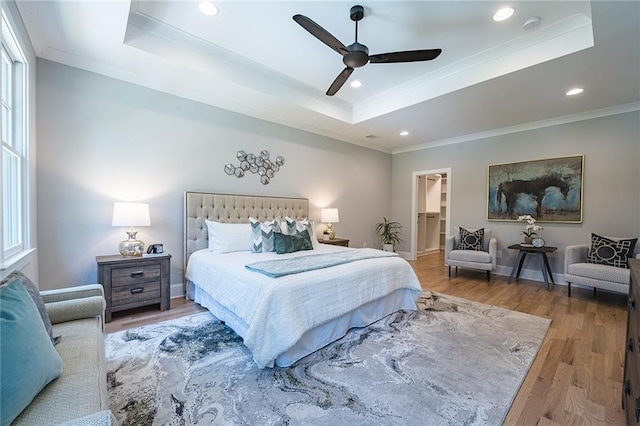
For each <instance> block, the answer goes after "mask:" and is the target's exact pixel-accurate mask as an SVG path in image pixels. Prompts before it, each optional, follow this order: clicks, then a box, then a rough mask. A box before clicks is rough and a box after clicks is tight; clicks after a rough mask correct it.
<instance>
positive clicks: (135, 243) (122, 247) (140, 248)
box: [111, 203, 151, 256]
mask: <svg viewBox="0 0 640 426" xmlns="http://www.w3.org/2000/svg"><path fill="white" fill-rule="evenodd" d="M111 225H112V226H129V227H130V229H129V230H128V231H126V232H127V235H128V236H129V238H128V239H126V240H124V241H122V242H120V244H119V245H118V249H119V251H120V254H121V255H123V256H142V253H144V243H143V242H142V241H140V240H138V239H136V234H137V233H138V231H136V230H135V229H133V227H134V226H151V219H150V218H149V204H147V203H114V205H113V221H112V223H111Z"/></svg>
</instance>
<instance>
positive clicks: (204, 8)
mask: <svg viewBox="0 0 640 426" xmlns="http://www.w3.org/2000/svg"><path fill="white" fill-rule="evenodd" d="M198 7H199V8H200V12H202V13H204V14H205V15H211V16H214V15H217V14H218V8H217V7H216V5H215V4H213V2H211V1H209V0H203V1H201V2H200V4H199V5H198Z"/></svg>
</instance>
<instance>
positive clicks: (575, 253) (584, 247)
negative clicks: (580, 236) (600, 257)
mask: <svg viewBox="0 0 640 426" xmlns="http://www.w3.org/2000/svg"><path fill="white" fill-rule="evenodd" d="M588 254H589V244H578V245H574V246H567V247H565V249H564V273H565V274H566V273H567V271H568V270H569V265H573V264H574V263H585V262H586V261H587V255H588Z"/></svg>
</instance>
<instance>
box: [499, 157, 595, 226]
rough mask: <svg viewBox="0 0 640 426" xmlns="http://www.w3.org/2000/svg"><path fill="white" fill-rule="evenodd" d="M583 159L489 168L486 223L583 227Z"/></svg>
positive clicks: (558, 159)
mask: <svg viewBox="0 0 640 426" xmlns="http://www.w3.org/2000/svg"><path fill="white" fill-rule="evenodd" d="M583 175H584V155H576V156H573V157H562V158H549V159H544V160H534V161H521V162H517V163H506V164H493V165H489V170H488V185H487V219H488V220H516V219H517V218H518V216H521V215H526V214H530V215H531V216H533V217H534V218H535V219H536V220H537V221H539V222H564V223H582V194H583V191H582V186H583V185H582V183H583Z"/></svg>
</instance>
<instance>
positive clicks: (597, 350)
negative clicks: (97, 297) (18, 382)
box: [106, 253, 627, 426]
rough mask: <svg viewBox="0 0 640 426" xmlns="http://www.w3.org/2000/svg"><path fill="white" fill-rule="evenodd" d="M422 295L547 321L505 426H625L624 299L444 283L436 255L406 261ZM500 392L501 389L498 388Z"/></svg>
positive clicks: (111, 327)
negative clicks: (442, 295) (548, 324)
mask: <svg viewBox="0 0 640 426" xmlns="http://www.w3.org/2000/svg"><path fill="white" fill-rule="evenodd" d="M410 263H411V265H412V266H413V268H414V270H415V271H416V274H417V275H418V278H419V279H420V283H421V284H422V287H423V288H424V289H425V290H432V291H436V292H439V293H445V294H449V295H452V296H457V297H463V298H465V299H469V300H474V301H477V302H481V303H486V304H489V305H494V306H501V307H504V308H507V309H512V310H515V311H519V312H525V313H528V314H532V315H537V316H541V317H545V318H550V319H551V320H552V323H551V327H550V329H549V332H548V333H547V336H546V338H545V340H544V342H543V344H542V347H541V349H540V352H539V353H538V356H537V357H536V359H535V361H534V363H533V365H532V366H531V369H530V371H529V374H528V375H527V377H526V378H525V380H524V383H523V384H522V387H521V388H520V392H519V393H518V395H517V396H516V398H515V399H514V401H513V405H512V406H511V410H510V411H509V413H508V415H507V417H506V419H505V424H507V425H540V426H547V425H624V424H625V419H624V412H623V410H622V406H621V399H622V397H621V391H622V366H623V362H624V351H623V350H624V341H625V332H626V318H627V311H626V296H623V295H617V294H613V293H606V292H598V293H597V294H596V295H595V297H594V294H593V291H592V290H590V289H588V290H587V289H579V288H575V289H572V297H571V298H569V297H567V288H566V286H555V287H554V288H552V289H551V291H547V290H546V289H545V287H544V283H540V282H535V281H526V280H520V281H519V282H518V283H514V282H512V283H511V284H507V277H503V276H497V275H492V277H491V282H490V283H487V282H486V275H485V273H484V272H479V271H470V270H463V269H459V270H458V275H457V276H455V272H454V270H453V269H452V274H453V275H454V276H452V277H451V278H449V277H448V273H447V267H445V266H444V258H443V255H442V253H435V254H430V255H426V256H422V257H420V258H419V259H418V260H417V261H416V262H410ZM201 310H203V309H202V308H201V307H199V306H198V305H196V304H194V303H193V302H190V301H185V300H184V299H181V298H180V299H172V300H171V310H169V311H165V312H160V311H158V310H153V309H148V308H147V309H138V310H136V311H127V312H126V313H125V314H122V313H114V320H113V321H112V322H110V323H109V324H107V327H106V329H107V332H108V333H110V332H114V331H119V330H123V329H127V328H131V327H137V326H140V325H145V324H150V323H155V322H159V321H164V320H168V319H172V318H177V317H180V316H183V315H188V314H191V313H194V312H199V311H201ZM496 385H499V384H496Z"/></svg>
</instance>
